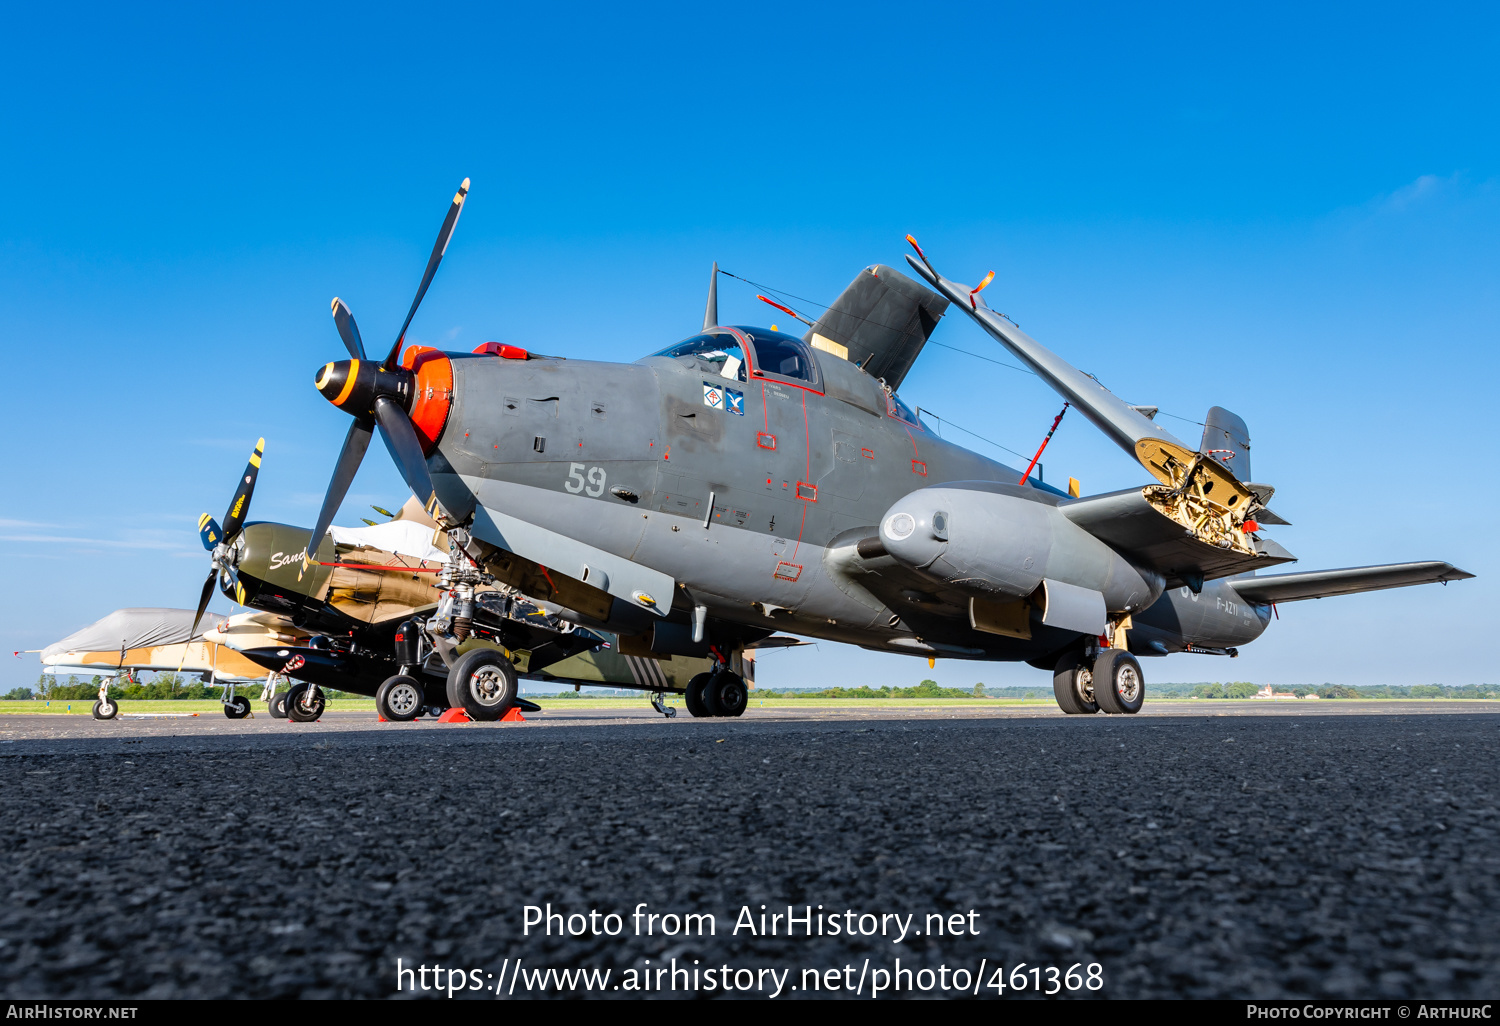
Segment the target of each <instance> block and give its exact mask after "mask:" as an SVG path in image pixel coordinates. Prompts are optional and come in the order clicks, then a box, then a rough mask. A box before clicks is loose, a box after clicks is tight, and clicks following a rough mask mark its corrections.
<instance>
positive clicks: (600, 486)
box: [563, 463, 604, 498]
mask: <svg viewBox="0 0 1500 1026" xmlns="http://www.w3.org/2000/svg"><path fill="white" fill-rule="evenodd" d="M563 487H564V488H566V489H567V490H568V491H570V492H572V493H573V494H574V495H577V494H578V493H579V492H582V493H583V494H584V495H592V496H594V497H595V498H597V497H599V496H600V495H603V494H604V468H603V467H589V468H588V474H587V475H585V474H584V465H583V464H582V463H569V464H568V479H567V480H566V481H564V482H563Z"/></svg>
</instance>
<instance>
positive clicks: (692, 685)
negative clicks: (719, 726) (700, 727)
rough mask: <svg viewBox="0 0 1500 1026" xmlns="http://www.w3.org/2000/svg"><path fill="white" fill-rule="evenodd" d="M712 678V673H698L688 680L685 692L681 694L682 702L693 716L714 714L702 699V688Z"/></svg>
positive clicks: (706, 685)
mask: <svg viewBox="0 0 1500 1026" xmlns="http://www.w3.org/2000/svg"><path fill="white" fill-rule="evenodd" d="M712 679H713V675H712V674H709V673H700V674H698V675H697V676H695V677H694V678H693V679H692V680H690V681H688V685H687V694H686V695H684V696H683V703H682V704H683V705H685V706H687V711H688V713H689V714H691V715H693V716H712V715H714V714H713V713H712V712H710V711H709V709H708V705H707V704H705V702H704V700H703V689H704V688H706V687H708V682H709V681H710V680H712Z"/></svg>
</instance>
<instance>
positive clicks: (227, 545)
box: [191, 438, 266, 635]
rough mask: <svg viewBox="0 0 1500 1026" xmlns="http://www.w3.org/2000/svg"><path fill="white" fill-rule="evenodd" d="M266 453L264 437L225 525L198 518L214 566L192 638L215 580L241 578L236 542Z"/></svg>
mask: <svg viewBox="0 0 1500 1026" xmlns="http://www.w3.org/2000/svg"><path fill="white" fill-rule="evenodd" d="M265 451H266V440H265V439H264V438H262V439H260V440H259V441H257V442H256V443H255V451H254V452H252V453H251V454H250V462H249V463H247V464H245V473H244V476H242V477H241V478H240V483H239V486H238V487H237V488H235V490H234V498H233V499H231V500H229V511H228V512H227V513H225V514H224V526H222V527H220V526H219V523H218V521H216V520H215V519H214V518H213V517H211V516H209V515H208V514H207V513H205V514H203V515H202V516H201V517H199V518H198V537H199V538H200V539H202V541H203V547H204V548H205V549H207V550H208V551H209V553H210V556H209V558H210V559H211V560H212V563H213V565H212V566H211V567H210V568H209V571H208V579H207V580H205V581H204V582H203V594H201V595H200V596H199V597H198V612H197V614H196V615H195V616H194V617H193V629H192V631H191V634H192V635H196V634H197V633H198V622H199V621H200V620H202V619H203V611H204V610H205V609H207V608H208V600H209V599H210V598H212V597H213V593H214V578H216V577H218V576H219V575H220V574H227V575H228V576H229V579H230V580H234V581H236V582H237V581H238V579H239V570H238V568H237V566H236V565H235V562H234V559H233V558H232V557H233V554H234V543H235V540H236V539H237V538H239V536H240V530H241V528H243V527H244V526H245V517H246V515H247V514H249V512H250V496H251V495H253V494H254V493H255V479H256V478H257V477H259V476H260V460H261V457H262V456H263V455H264V454H265Z"/></svg>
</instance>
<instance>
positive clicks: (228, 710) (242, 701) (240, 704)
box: [224, 695, 250, 720]
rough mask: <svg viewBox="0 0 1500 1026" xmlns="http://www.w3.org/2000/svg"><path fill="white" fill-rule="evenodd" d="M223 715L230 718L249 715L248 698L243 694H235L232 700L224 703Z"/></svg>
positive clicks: (240, 717) (238, 718) (234, 718)
mask: <svg viewBox="0 0 1500 1026" xmlns="http://www.w3.org/2000/svg"><path fill="white" fill-rule="evenodd" d="M224 715H225V716H228V717H229V718H230V719H231V720H243V719H244V718H245V717H246V716H249V715H250V699H248V698H246V697H245V696H244V695H235V696H234V701H232V702H227V703H225V705H224Z"/></svg>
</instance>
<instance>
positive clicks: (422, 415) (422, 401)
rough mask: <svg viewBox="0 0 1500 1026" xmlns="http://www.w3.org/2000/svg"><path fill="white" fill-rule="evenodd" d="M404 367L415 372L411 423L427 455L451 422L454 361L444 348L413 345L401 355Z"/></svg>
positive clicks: (423, 452)
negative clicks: (449, 414) (449, 410)
mask: <svg viewBox="0 0 1500 1026" xmlns="http://www.w3.org/2000/svg"><path fill="white" fill-rule="evenodd" d="M401 366H402V367H404V368H406V369H407V370H409V371H411V372H412V373H413V374H415V375H416V385H415V387H414V388H413V389H412V403H411V411H410V413H411V423H412V426H413V427H414V428H416V429H417V438H418V440H419V441H421V443H422V454H423V455H424V456H425V455H428V454H430V453H431V452H432V448H433V446H435V445H437V442H438V439H439V438H441V437H442V435H443V427H444V426H445V425H446V424H447V423H448V409H449V407H451V406H452V405H453V364H452V363H451V362H450V361H449V360H448V357H447V356H446V355H444V354H443V352H442V351H441V350H438V349H434V348H433V347H431V346H412V347H411V348H409V349H407V351H406V353H405V355H403V356H402V357H401Z"/></svg>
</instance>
